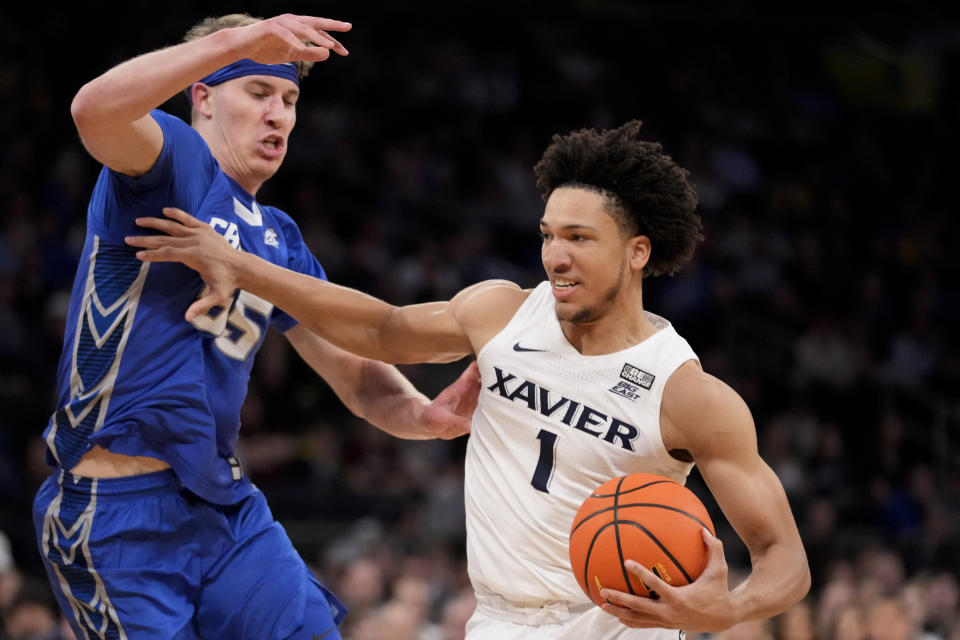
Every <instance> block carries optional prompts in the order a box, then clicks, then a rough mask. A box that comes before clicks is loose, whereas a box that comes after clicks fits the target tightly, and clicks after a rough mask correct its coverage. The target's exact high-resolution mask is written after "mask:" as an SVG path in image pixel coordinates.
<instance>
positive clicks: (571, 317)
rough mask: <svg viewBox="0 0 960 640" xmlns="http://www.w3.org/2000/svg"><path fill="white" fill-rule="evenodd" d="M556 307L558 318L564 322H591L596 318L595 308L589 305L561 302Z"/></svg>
mask: <svg viewBox="0 0 960 640" xmlns="http://www.w3.org/2000/svg"><path fill="white" fill-rule="evenodd" d="M554 309H555V310H556V313H557V319H558V320H561V321H563V322H590V321H592V320H593V319H594V312H593V309H590V308H589V307H577V306H573V305H571V304H563V303H559V304H557V305H556V306H555V307H554Z"/></svg>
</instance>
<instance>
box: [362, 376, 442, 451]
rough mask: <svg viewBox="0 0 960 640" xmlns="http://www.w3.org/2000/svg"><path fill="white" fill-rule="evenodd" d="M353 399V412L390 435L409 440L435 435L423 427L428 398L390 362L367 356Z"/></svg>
mask: <svg viewBox="0 0 960 640" xmlns="http://www.w3.org/2000/svg"><path fill="white" fill-rule="evenodd" d="M354 402H355V406H354V407H351V408H352V410H353V412H354V413H355V414H357V415H358V416H361V417H362V418H364V419H365V420H366V421H367V422H369V423H370V424H372V425H374V426H375V427H377V428H378V429H381V430H382V431H385V432H386V433H389V434H390V435H393V436H396V437H398V438H405V439H408V440H424V439H432V438H436V437H437V436H436V434H434V433H429V432H427V431H426V430H425V429H424V420H423V412H424V410H426V408H427V407H428V406H429V405H430V400H429V399H428V398H427V397H426V396H425V395H423V394H422V393H420V392H419V391H417V390H416V388H414V386H413V384H411V383H410V381H409V380H407V379H406V378H405V377H404V376H403V375H402V374H401V373H400V372H399V371H397V369H396V368H395V367H393V366H391V365H388V364H384V363H382V362H377V361H375V360H367V361H366V363H365V364H364V368H363V373H362V374H361V376H360V384H359V385H358V387H357V388H356V391H355V395H354Z"/></svg>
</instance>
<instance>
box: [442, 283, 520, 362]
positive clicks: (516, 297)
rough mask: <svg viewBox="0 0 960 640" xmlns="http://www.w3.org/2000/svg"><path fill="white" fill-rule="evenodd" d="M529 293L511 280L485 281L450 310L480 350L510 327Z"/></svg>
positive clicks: (452, 303)
mask: <svg viewBox="0 0 960 640" xmlns="http://www.w3.org/2000/svg"><path fill="white" fill-rule="evenodd" d="M530 292H531V290H530V289H522V288H520V286H519V285H518V284H516V283H513V282H510V281H508V280H485V281H483V282H478V283H477V284H474V285H471V286H469V287H467V288H466V289H464V290H462V291H461V292H460V293H458V294H457V295H456V296H454V297H453V299H452V300H451V301H450V306H449V311H450V313H452V314H453V315H454V317H455V318H456V321H457V324H459V325H460V326H461V327H462V328H463V330H464V332H465V333H466V334H467V335H468V336H470V339H471V341H472V342H473V345H474V348H475V349H476V350H477V351H479V350H480V349H481V348H482V346H483V345H485V344H486V343H487V342H488V341H489V340H490V338H492V337H493V336H495V335H496V334H497V333H499V332H500V331H501V330H502V329H503V328H504V327H505V326H507V323H508V322H510V319H511V318H513V316H514V314H515V313H516V312H517V309H519V308H520V305H522V304H523V302H524V301H525V300H526V299H527V298H528V297H529V296H530Z"/></svg>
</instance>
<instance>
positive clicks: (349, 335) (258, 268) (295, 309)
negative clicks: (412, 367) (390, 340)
mask: <svg viewBox="0 0 960 640" xmlns="http://www.w3.org/2000/svg"><path fill="white" fill-rule="evenodd" d="M230 258H231V260H230V265H229V268H230V269H231V271H232V273H233V275H234V277H235V278H236V283H237V286H238V288H240V289H243V290H245V291H249V292H250V293H252V294H254V295H257V296H260V297H261V298H264V299H267V300H269V301H270V302H272V303H273V304H274V305H275V306H277V307H279V308H281V309H283V310H284V311H285V312H287V313H288V314H290V315H291V316H293V317H294V318H296V319H297V321H298V322H300V324H302V325H303V326H305V327H306V328H308V329H309V330H311V331H313V332H314V333H316V334H317V335H319V336H322V337H323V338H325V339H326V340H329V341H330V342H331V343H333V344H335V345H337V346H338V347H340V348H341V349H345V350H347V351H350V352H351V353H354V354H356V355H359V356H363V357H366V358H373V359H375V360H383V361H388V362H389V361H391V360H392V358H391V354H390V353H389V350H388V349H387V348H386V347H384V346H383V345H382V344H381V341H380V339H379V330H380V329H381V328H382V327H383V326H384V325H385V324H386V323H387V321H388V320H389V318H390V316H391V315H392V313H393V312H394V310H395V309H396V307H394V306H393V305H390V304H388V303H386V302H383V301H382V300H378V299H377V298H374V297H373V296H369V295H367V294H365V293H361V292H359V291H356V290H353V289H348V288H346V287H341V286H339V285H335V284H332V283H330V282H324V281H322V280H318V279H316V278H312V277H310V276H307V275H303V274H300V273H296V272H293V271H290V270H288V269H284V268H282V267H279V266H277V265H275V264H272V263H270V262H267V261H266V260H263V259H261V258H258V257H256V256H254V255H252V254H250V253H246V252H240V251H236V252H231V256H230Z"/></svg>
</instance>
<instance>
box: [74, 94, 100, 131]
mask: <svg viewBox="0 0 960 640" xmlns="http://www.w3.org/2000/svg"><path fill="white" fill-rule="evenodd" d="M91 93H93V92H92V91H91V90H90V85H89V83H88V84H85V85H83V87H81V88H80V91H78V92H77V95H75V96H74V97H73V102H71V103H70V115H71V116H72V117H73V124H74V125H75V126H76V128H77V131H78V132H79V133H80V136H81V137H82V136H83V134H84V132H85V131H89V130H90V128H91V127H92V126H93V122H94V121H95V117H94V105H95V104H96V101H95V100H94V99H93V97H92V96H91Z"/></svg>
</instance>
